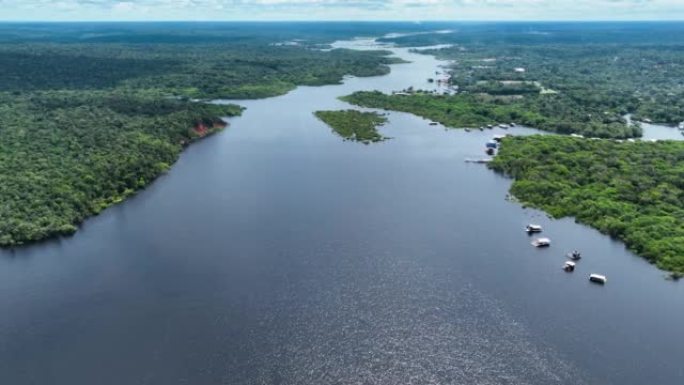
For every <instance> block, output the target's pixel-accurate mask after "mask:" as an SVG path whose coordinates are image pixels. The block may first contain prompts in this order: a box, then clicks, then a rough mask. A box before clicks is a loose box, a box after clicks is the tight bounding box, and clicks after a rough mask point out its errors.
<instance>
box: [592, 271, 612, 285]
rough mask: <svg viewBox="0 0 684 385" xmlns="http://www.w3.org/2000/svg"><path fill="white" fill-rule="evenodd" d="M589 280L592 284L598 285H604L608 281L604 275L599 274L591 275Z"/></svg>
mask: <svg viewBox="0 0 684 385" xmlns="http://www.w3.org/2000/svg"><path fill="white" fill-rule="evenodd" d="M589 280H590V281H591V282H594V283H598V284H601V285H603V284H605V283H606V282H607V281H608V278H606V276H605V275H601V274H591V275H590V276H589Z"/></svg>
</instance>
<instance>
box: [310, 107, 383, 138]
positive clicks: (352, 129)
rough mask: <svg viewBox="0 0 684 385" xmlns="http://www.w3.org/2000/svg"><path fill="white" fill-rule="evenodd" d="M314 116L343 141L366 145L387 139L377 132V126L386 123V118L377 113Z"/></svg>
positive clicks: (327, 113) (339, 112) (350, 112)
mask: <svg viewBox="0 0 684 385" xmlns="http://www.w3.org/2000/svg"><path fill="white" fill-rule="evenodd" d="M315 115H316V117H318V118H319V119H320V120H322V121H323V122H325V123H326V124H327V125H329V126H330V127H331V128H332V129H333V131H335V132H336V133H337V134H338V135H339V136H341V137H343V138H344V139H345V140H354V141H357V142H362V143H365V144H368V143H370V142H379V141H382V140H385V139H388V138H387V137H385V136H383V135H382V134H380V133H379V132H378V130H377V127H378V126H381V125H383V124H385V123H386V122H387V118H386V117H384V116H382V115H380V114H379V113H377V112H361V111H357V110H343V111H316V112H315Z"/></svg>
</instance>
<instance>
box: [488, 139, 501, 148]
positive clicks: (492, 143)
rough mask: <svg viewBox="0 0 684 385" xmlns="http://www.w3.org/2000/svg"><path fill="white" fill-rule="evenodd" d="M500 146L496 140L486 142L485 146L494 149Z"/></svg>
mask: <svg viewBox="0 0 684 385" xmlns="http://www.w3.org/2000/svg"><path fill="white" fill-rule="evenodd" d="M498 146H499V144H498V143H497V142H496V141H495V140H490V141H488V142H487V143H486V144H485V147H487V148H493V149H496V148H497V147H498Z"/></svg>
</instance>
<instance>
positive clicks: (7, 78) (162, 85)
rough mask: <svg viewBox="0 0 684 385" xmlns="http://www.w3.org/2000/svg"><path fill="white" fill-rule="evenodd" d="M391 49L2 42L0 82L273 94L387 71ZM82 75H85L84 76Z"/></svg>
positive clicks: (189, 93) (12, 87)
mask: <svg viewBox="0 0 684 385" xmlns="http://www.w3.org/2000/svg"><path fill="white" fill-rule="evenodd" d="M386 54H387V52H376V51H351V50H343V49H337V50H332V51H320V50H312V49H307V48H304V47H293V46H273V45H268V44H265V45H260V44H255V45H251V44H244V43H237V42H236V43H230V44H225V43H211V44H204V45H203V44H193V45H185V44H158V45H152V46H149V45H135V44H119V43H116V44H103V43H100V44H80V43H76V44H43V43H40V44H37V43H36V44H4V45H3V44H0V89H2V90H6V91H12V92H15V93H21V92H29V91H33V90H46V89H51V90H55V89H82V90H94V89H103V88H119V89H133V90H140V89H145V90H157V91H160V92H166V93H168V94H169V95H177V96H185V97H191V98H213V99H218V98H230V99H250V98H261V97H267V96H275V95H280V94H283V93H286V92H288V91H290V90H292V89H294V88H295V87H296V86H297V85H312V86H315V85H323V84H334V83H339V82H340V81H341V80H342V78H343V77H344V75H347V74H350V75H355V76H374V75H382V74H386V73H387V72H389V67H388V66H387V64H390V63H393V62H394V61H395V59H391V58H389V57H387V56H386ZM84 75H85V76H84Z"/></svg>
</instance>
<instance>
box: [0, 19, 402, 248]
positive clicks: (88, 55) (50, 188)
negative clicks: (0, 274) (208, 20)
mask: <svg viewBox="0 0 684 385" xmlns="http://www.w3.org/2000/svg"><path fill="white" fill-rule="evenodd" d="M361 27H363V26H361ZM375 28H377V27H375ZM351 33H352V31H351V30H350V29H349V28H348V27H345V26H343V25H338V26H336V27H334V28H331V29H330V31H326V30H324V29H322V28H321V27H320V26H318V27H315V26H308V27H306V28H305V27H303V26H299V27H296V26H294V27H293V26H291V25H289V24H286V25H280V24H272V25H268V26H265V25H256V24H237V25H234V24H212V25H205V24H193V23H158V24H157V23H150V24H147V23H120V24H111V23H101V24H100V23H94V24H88V23H73V24H71V23H64V24H40V23H36V24H11V25H10V24H0V179H2V184H0V202H1V204H0V218H1V219H2V220H1V221H0V245H1V246H11V245H17V244H22V243H26V242H31V241H36V240H39V239H43V238H46V237H49V236H52V235H57V234H69V233H72V232H74V231H75V230H76V226H78V224H79V223H80V222H81V221H83V220H84V219H85V218H86V217H87V216H89V215H93V214H96V213H98V212H99V211H101V210H102V209H104V208H105V207H107V206H109V205H111V204H113V203H116V202H118V201H120V200H122V199H123V198H125V197H127V196H129V195H131V194H133V193H134V192H135V191H137V190H139V189H141V188H143V187H145V186H146V185H147V184H148V183H150V182H151V181H152V180H153V179H154V178H156V177H157V176H158V175H160V174H161V173H163V172H164V171H165V170H167V169H168V168H169V167H170V165H171V164H173V162H174V161H175V160H176V159H177V157H178V156H179V154H180V152H181V150H182V148H183V146H184V145H186V144H188V143H190V142H191V141H192V140H194V139H196V138H199V137H202V136H205V135H207V134H210V133H212V132H214V131H216V130H219V129H221V128H223V127H224V126H225V123H224V122H223V120H222V119H221V118H222V117H230V116H235V115H237V114H239V113H240V112H241V111H242V109H241V108H240V107H238V106H235V105H224V106H219V105H213V104H207V103H200V102H197V101H196V100H195V99H210V98H258V97H266V96H273V95H279V94H283V93H286V92H288V91H289V90H291V89H293V88H294V87H296V86H297V85H322V84H331V83H338V82H340V81H341V80H342V79H343V77H344V76H345V75H347V74H350V75H356V76H372V75H380V74H384V73H387V72H388V71H389V67H388V64H390V63H393V62H394V59H392V58H389V57H388V56H387V52H369V51H366V52H357V51H349V50H321V49H319V48H321V47H324V44H325V43H329V42H331V41H332V40H334V39H335V38H344V37H349V36H350V34H351ZM305 36H308V37H309V39H308V40H306V41H305V40H296V41H295V40H294V39H299V38H303V37H305Z"/></svg>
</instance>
